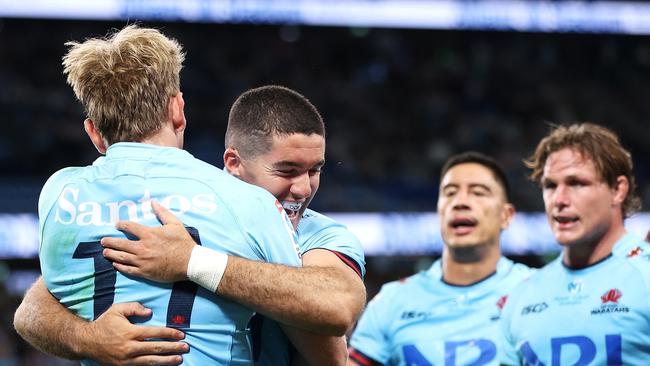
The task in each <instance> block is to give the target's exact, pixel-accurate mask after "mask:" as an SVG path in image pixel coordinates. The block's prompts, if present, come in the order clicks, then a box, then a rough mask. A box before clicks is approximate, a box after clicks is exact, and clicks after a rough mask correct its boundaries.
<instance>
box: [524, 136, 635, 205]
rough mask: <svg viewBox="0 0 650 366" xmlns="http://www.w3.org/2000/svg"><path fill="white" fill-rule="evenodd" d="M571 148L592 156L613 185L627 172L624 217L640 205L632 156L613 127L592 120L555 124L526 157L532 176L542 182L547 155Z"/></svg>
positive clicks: (597, 170) (588, 157)
mask: <svg viewBox="0 0 650 366" xmlns="http://www.w3.org/2000/svg"><path fill="white" fill-rule="evenodd" d="M564 148H569V149H572V150H574V151H577V152H579V153H580V154H581V155H582V157H583V158H586V159H591V161H593V163H594V166H595V167H596V172H597V173H598V174H600V177H601V178H602V179H603V181H604V182H606V183H607V184H608V185H609V186H610V187H614V185H615V184H616V179H617V178H618V177H619V176H625V177H626V178H627V180H628V182H629V184H630V189H629V191H628V193H627V196H626V197H625V200H624V201H623V205H622V210H623V217H629V216H630V215H632V214H634V213H635V212H637V211H638V210H639V209H640V208H641V199H640V198H639V196H638V195H637V193H636V180H635V179H634V166H633V164H632V156H631V155H630V153H629V151H627V150H626V149H625V148H624V147H623V146H622V145H621V143H620V141H619V139H618V136H616V134H615V133H614V132H612V131H611V130H609V129H607V128H605V127H602V126H598V125H595V124H593V123H580V124H573V125H570V126H554V127H553V130H552V131H551V133H550V134H549V135H548V136H546V137H544V138H543V139H542V141H540V142H539V144H538V145H537V148H536V149H535V152H534V153H533V155H531V156H530V157H529V158H528V159H526V160H525V161H524V163H525V164H526V166H527V167H528V168H530V169H532V173H531V174H530V177H529V178H530V180H532V181H533V182H535V183H537V184H541V179H542V176H543V174H544V165H546V159H548V157H549V155H551V154H552V153H554V152H556V151H559V150H562V149H564Z"/></svg>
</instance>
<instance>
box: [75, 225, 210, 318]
mask: <svg viewBox="0 0 650 366" xmlns="http://www.w3.org/2000/svg"><path fill="white" fill-rule="evenodd" d="M186 229H187V231H188V232H189V233H190V235H191V236H192V239H194V241H195V242H196V243H197V244H199V245H201V238H200V237H199V231H198V230H196V229H195V228H193V227H186ZM103 250H104V248H103V247H102V245H101V243H100V242H98V241H91V242H82V243H79V245H78V246H77V249H76V250H75V251H74V254H73V255H72V258H92V259H93V261H94V263H95V293H94V294H93V301H94V306H93V319H97V318H99V316H100V315H102V314H103V313H104V312H105V311H106V310H107V309H108V308H109V307H110V306H111V305H112V304H113V301H114V300H115V282H116V281H117V271H116V270H115V268H113V264H111V262H110V261H109V260H108V259H106V258H104V256H103V255H102V251H103ZM197 289H198V286H197V285H196V284H195V283H193V282H190V281H181V282H175V283H174V287H173V288H172V294H171V296H170V297H169V304H168V305H167V326H168V327H172V328H186V327H189V326H190V320H191V318H192V307H193V306H194V298H195V297H196V291H197Z"/></svg>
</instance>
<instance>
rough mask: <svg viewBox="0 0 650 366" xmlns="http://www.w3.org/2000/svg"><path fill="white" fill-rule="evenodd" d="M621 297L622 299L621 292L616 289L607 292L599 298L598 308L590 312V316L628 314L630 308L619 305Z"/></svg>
mask: <svg viewBox="0 0 650 366" xmlns="http://www.w3.org/2000/svg"><path fill="white" fill-rule="evenodd" d="M621 297H623V293H622V292H621V290H619V289H617V288H613V289H611V290H608V291H607V292H605V293H604V294H603V295H602V296H601V297H600V301H601V304H600V306H599V307H597V308H595V309H592V310H591V315H600V314H615V313H629V312H630V308H629V307H627V306H624V305H621V304H620V303H619V300H620V299H621Z"/></svg>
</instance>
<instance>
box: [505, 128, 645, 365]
mask: <svg viewBox="0 0 650 366" xmlns="http://www.w3.org/2000/svg"><path fill="white" fill-rule="evenodd" d="M526 163H527V165H528V166H529V167H530V168H531V169H532V174H531V179H532V180H533V181H535V182H536V183H538V184H539V186H540V187H541V189H542V194H543V198H544V205H545V209H546V215H547V218H548V221H549V224H550V226H551V230H552V231H553V234H554V235H555V239H556V240H557V242H558V243H559V244H560V245H561V247H562V252H561V255H560V256H559V258H557V259H556V260H555V261H553V262H551V263H550V264H548V265H547V266H546V267H544V268H542V269H541V270H539V271H538V272H536V273H535V274H534V275H533V276H531V278H530V279H529V280H528V281H526V283H525V284H523V285H521V286H519V287H518V288H517V289H515V291H513V293H512V295H511V296H510V299H509V300H508V303H507V304H506V307H505V308H504V311H503V316H502V330H503V336H504V354H503V359H502V363H503V364H505V365H521V364H526V365H528V364H530V365H646V364H648V360H650V323H649V322H648V319H649V318H650V302H649V301H648V299H649V298H650V263H648V260H649V259H648V255H647V246H648V244H647V243H646V242H644V241H643V240H642V239H641V238H637V237H635V236H633V235H631V234H629V233H627V232H626V230H625V227H624V225H623V224H624V219H625V218H627V217H629V216H630V215H632V214H633V213H634V212H636V211H637V210H638V209H639V208H640V200H639V198H638V196H637V195H636V193H635V189H636V183H635V179H634V173H633V166H632V159H631V156H630V153H629V152H628V151H627V150H625V148H623V146H621V144H620V142H619V140H618V137H617V136H616V135H615V134H614V133H613V132H612V131H610V130H608V129H606V128H604V127H601V126H597V125H594V124H591V123H583V124H574V125H570V126H558V127H555V128H554V129H553V130H552V131H551V132H550V134H549V135H548V136H546V137H544V138H543V139H542V140H541V141H540V143H539V144H538V145H537V148H536V150H535V152H534V154H533V155H532V156H531V157H530V158H529V159H528V161H527V162H526Z"/></svg>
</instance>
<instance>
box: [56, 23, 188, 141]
mask: <svg viewBox="0 0 650 366" xmlns="http://www.w3.org/2000/svg"><path fill="white" fill-rule="evenodd" d="M66 46H69V47H70V49H69V50H68V53H67V54H66V55H65V56H64V57H63V67H64V68H63V73H64V74H67V76H68V79H67V81H68V84H70V85H71V86H72V89H73V90H74V93H75V95H76V96H77V99H79V101H80V102H81V103H82V104H83V106H84V108H85V110H86V115H87V117H88V118H90V119H92V120H93V122H94V123H95V126H96V128H97V130H98V131H99V133H100V134H101V136H102V137H103V138H104V139H105V140H106V142H107V143H108V144H109V145H110V144H112V143H115V142H120V141H141V140H143V139H145V138H147V137H149V136H151V135H153V134H155V133H156V132H157V131H158V130H160V128H161V127H162V124H163V121H164V120H165V119H166V117H167V113H168V111H167V106H168V103H169V98H170V97H172V96H174V95H176V94H178V93H179V91H180V77H179V74H180V71H181V68H182V67H183V61H184V60H185V54H184V53H183V50H182V47H181V45H180V44H179V43H178V42H177V41H176V40H174V39H171V38H168V37H166V36H164V35H163V34H162V33H160V31H158V30H157V29H152V28H140V27H138V26H137V25H129V26H126V27H124V28H123V29H122V30H119V31H116V32H113V33H112V34H109V35H107V36H106V37H104V38H91V39H88V40H86V41H85V42H83V43H78V42H67V43H66Z"/></svg>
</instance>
